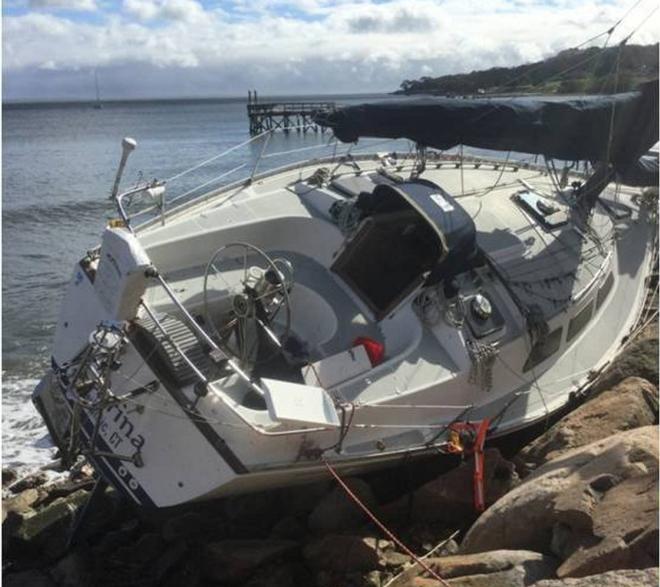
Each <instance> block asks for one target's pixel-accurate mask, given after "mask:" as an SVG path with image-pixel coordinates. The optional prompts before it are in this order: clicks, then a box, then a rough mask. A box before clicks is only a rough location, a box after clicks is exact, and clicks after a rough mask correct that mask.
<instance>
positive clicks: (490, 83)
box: [395, 43, 658, 96]
mask: <svg viewBox="0 0 660 587" xmlns="http://www.w3.org/2000/svg"><path fill="white" fill-rule="evenodd" d="M617 61H618V65H617ZM617 68H618V75H616V71H617ZM657 77H658V44H657V43H656V44H654V45H625V46H624V47H623V48H622V50H621V55H620V56H619V47H618V46H614V47H609V48H606V49H602V48H600V47H588V48H586V49H567V50H565V51H562V52H560V53H558V54H557V55H555V56H554V57H549V58H547V59H544V60H542V61H537V62H535V63H527V64H524V65H519V66H517V67H492V68H490V69H487V70H483V71H472V72H470V73H461V74H453V75H444V76H441V77H428V76H425V77H422V78H420V79H418V80H404V81H403V82H402V83H401V87H400V89H399V90H397V91H396V92H395V93H397V94H407V95H410V94H433V95H449V96H454V95H465V94H470V95H472V94H529V93H534V94H601V93H604V94H608V93H613V92H625V91H628V90H631V89H634V88H635V87H636V86H637V85H638V84H639V83H641V82H643V81H647V80H650V79H655V78H657Z"/></svg>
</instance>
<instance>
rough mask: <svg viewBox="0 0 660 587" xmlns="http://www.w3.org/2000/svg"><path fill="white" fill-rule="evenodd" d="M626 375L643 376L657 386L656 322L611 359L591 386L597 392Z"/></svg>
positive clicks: (612, 385)
mask: <svg viewBox="0 0 660 587" xmlns="http://www.w3.org/2000/svg"><path fill="white" fill-rule="evenodd" d="M627 377H643V378H644V379H646V380H648V381H650V382H651V383H652V384H653V385H655V386H656V387H657V386H658V324H657V322H656V323H654V324H651V325H649V326H648V327H647V328H646V329H645V330H644V331H643V332H641V333H640V334H639V336H637V338H636V339H635V340H634V341H633V342H632V343H630V344H629V345H628V346H627V347H625V348H624V349H623V351H622V352H621V353H620V354H619V355H618V356H617V357H616V358H615V359H614V361H612V364H611V365H609V366H608V367H607V369H606V370H605V371H604V372H603V374H602V375H601V376H600V377H599V378H598V379H597V381H596V382H595V384H594V386H593V390H592V391H593V392H594V393H599V392H601V391H604V390H606V389H611V388H612V387H614V386H615V385H616V384H617V383H619V382H620V381H623V380H624V379H626V378H627Z"/></svg>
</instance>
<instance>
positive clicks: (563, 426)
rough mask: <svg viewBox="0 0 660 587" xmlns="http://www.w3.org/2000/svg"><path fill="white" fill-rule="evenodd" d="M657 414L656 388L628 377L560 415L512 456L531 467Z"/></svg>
mask: <svg viewBox="0 0 660 587" xmlns="http://www.w3.org/2000/svg"><path fill="white" fill-rule="evenodd" d="M657 414H658V390H657V388H656V387H655V386H654V385H653V384H652V383H649V382H648V381H647V380H646V379H641V378H640V377H628V378H627V379H624V380H623V381H621V382H620V383H619V384H618V385H616V386H615V387H613V388H612V389H610V390H607V391H605V392H604V393H602V394H600V395H598V396H596V397H595V398H594V399H592V400H591V401H587V402H586V403H584V404H582V405H581V406H580V407H579V408H577V409H576V410H575V411H574V412H571V413H570V414H568V415H567V416H566V417H564V418H562V419H561V420H560V421H559V422H557V423H556V424H555V425H554V426H552V427H551V428H550V429H549V430H548V431H546V432H545V433H544V434H543V435H541V436H539V438H537V439H536V440H534V441H533V442H532V443H530V444H528V445H527V446H526V447H525V448H524V449H522V450H521V451H520V453H519V454H518V457H517V459H516V460H518V461H522V463H523V464H524V466H525V467H526V468H529V467H530V466H531V467H532V468H533V467H535V466H538V465H541V464H543V463H545V462H547V461H550V460H552V459H554V458H557V457H558V456H560V455H562V454H564V453H565V452H566V451H568V450H571V449H573V448H577V447H579V446H584V445H586V444H590V443H592V442H595V441H596V440H600V439H602V438H607V437H608V436H611V435H612V434H615V433H616V432H621V431H623V430H631V429H633V428H639V427H640V426H650V425H652V424H655V423H656V418H657Z"/></svg>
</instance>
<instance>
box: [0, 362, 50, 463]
mask: <svg viewBox="0 0 660 587" xmlns="http://www.w3.org/2000/svg"><path fill="white" fill-rule="evenodd" d="M38 383H39V380H38V379H31V378H21V377H19V376H12V375H5V376H3V378H2V464H3V466H4V467H12V468H15V469H16V470H18V471H19V473H20V474H26V473H29V472H30V471H33V470H35V469H38V468H39V467H42V466H44V465H46V464H48V463H50V462H51V461H52V460H53V456H54V454H55V447H54V446H53V442H52V440H51V438H50V435H49V434H48V430H47V429H46V425H45V424H44V422H43V420H42V419H41V416H40V415H39V413H38V412H37V409H36V408H35V407H34V404H33V403H32V401H31V400H30V396H31V394H32V390H33V389H34V388H35V386H36V385H37V384H38Z"/></svg>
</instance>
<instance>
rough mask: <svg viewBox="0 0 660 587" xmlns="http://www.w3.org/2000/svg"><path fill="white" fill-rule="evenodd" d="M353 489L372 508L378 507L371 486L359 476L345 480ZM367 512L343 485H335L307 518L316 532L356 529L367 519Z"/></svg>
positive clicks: (309, 524) (309, 525) (310, 526)
mask: <svg viewBox="0 0 660 587" xmlns="http://www.w3.org/2000/svg"><path fill="white" fill-rule="evenodd" d="M345 482H346V484H347V485H348V486H349V488H350V489H351V491H352V492H353V493H354V494H355V495H357V497H358V498H359V499H360V501H361V502H362V503H364V504H366V506H367V507H368V508H369V509H370V510H372V511H373V510H374V508H375V507H376V505H377V503H376V498H375V496H374V493H373V491H372V490H371V487H369V485H368V484H367V483H366V482H365V481H363V480H362V479H357V478H348V479H346V480H345ZM367 519H368V518H367V516H366V514H365V513H364V512H363V511H362V510H361V509H360V508H359V507H358V506H357V504H356V503H355V502H354V501H353V500H352V499H351V498H350V497H348V495H347V494H346V491H344V489H342V488H341V487H338V486H337V487H334V488H333V489H332V490H331V491H330V492H329V493H328V494H327V495H325V496H324V497H323V498H322V499H321V500H320V501H319V503H318V504H316V507H315V508H314V509H313V510H312V512H311V513H310V514H309V517H308V518H307V526H308V527H309V529H310V530H313V531H315V532H340V531H350V530H355V529H357V528H359V527H360V526H362V525H363V524H364V523H365V522H366V521H367Z"/></svg>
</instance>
